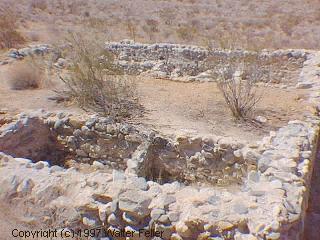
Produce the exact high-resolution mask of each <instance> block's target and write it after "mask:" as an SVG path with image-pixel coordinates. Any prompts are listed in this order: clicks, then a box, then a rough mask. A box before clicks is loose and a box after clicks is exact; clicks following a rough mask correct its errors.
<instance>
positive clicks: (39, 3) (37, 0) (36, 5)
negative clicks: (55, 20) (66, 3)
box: [30, 0, 48, 11]
mask: <svg viewBox="0 0 320 240" xmlns="http://www.w3.org/2000/svg"><path fill="white" fill-rule="evenodd" d="M30 7H31V8H32V9H40V10H42V11H45V10H46V9H47V8H48V3H47V1H46V0H32V1H31V2H30Z"/></svg>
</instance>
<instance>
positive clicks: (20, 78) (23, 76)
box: [8, 59, 44, 90]
mask: <svg viewBox="0 0 320 240" xmlns="http://www.w3.org/2000/svg"><path fill="white" fill-rule="evenodd" d="M8 82H9V85H10V88H11V89H13V90H26V89H37V88H40V87H42V86H43V85H44V72H43V69H41V68H39V67H37V66H36V65H35V64H34V63H33V61H32V60H31V59H27V60H25V61H22V62H18V63H16V64H15V65H14V67H13V68H11V69H10V71H9V75H8Z"/></svg>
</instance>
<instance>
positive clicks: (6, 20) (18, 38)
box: [0, 6, 25, 49]
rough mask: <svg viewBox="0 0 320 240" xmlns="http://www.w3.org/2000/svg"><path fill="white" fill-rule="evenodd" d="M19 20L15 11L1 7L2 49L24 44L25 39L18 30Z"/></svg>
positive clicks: (0, 33) (0, 37) (0, 29)
mask: <svg viewBox="0 0 320 240" xmlns="http://www.w3.org/2000/svg"><path fill="white" fill-rule="evenodd" d="M17 19H18V18H17V16H16V14H15V12H14V11H13V10H11V9H10V8H6V7H1V6H0V49H1V48H13V47H16V46H17V45H19V44H22V43H24V41H25V39H24V37H23V36H22V35H21V34H20V33H19V32H18V30H17V29H18V24H17Z"/></svg>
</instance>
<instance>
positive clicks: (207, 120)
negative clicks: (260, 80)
mask: <svg viewBox="0 0 320 240" xmlns="http://www.w3.org/2000/svg"><path fill="white" fill-rule="evenodd" d="M138 89H139V92H140V95H141V96H142V97H141V100H142V103H143V105H144V107H145V108H146V114H145V116H144V118H143V119H138V121H142V122H143V123H145V124H147V125H149V126H151V127H153V128H155V129H158V130H159V131H161V132H165V133H166V134H170V133H174V132H184V133H191V134H199V135H218V136H231V137H235V138H237V139H239V140H249V141H255V140H257V138H258V139H259V138H261V137H262V136H263V135H265V134H267V133H268V132H269V131H270V130H276V129H277V128H279V127H281V126H283V125H285V124H286V123H287V122H288V121H289V120H294V119H301V118H302V117H303V113H304V112H305V110H306V105H305V104H304V103H303V98H304V94H305V91H304V90H297V89H293V90H286V89H278V88H260V89H259V91H263V97H262V99H261V101H260V102H259V104H258V106H257V109H256V112H255V115H256V116H259V115H260V116H264V117H266V118H267V120H268V121H267V122H266V123H265V124H258V123H255V124H253V123H239V122H235V121H234V120H233V118H232V116H231V114H230V111H229V110H228V109H227V108H226V104H225V102H224V99H223V96H222V94H221V93H220V92H219V89H218V88H217V86H216V84H215V83H197V82H190V83H184V82H174V81H169V80H160V79H142V80H141V81H140V82H139V84H138Z"/></svg>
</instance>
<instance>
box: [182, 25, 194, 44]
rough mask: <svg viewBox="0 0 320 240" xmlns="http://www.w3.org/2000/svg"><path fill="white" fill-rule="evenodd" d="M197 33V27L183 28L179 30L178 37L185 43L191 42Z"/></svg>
mask: <svg viewBox="0 0 320 240" xmlns="http://www.w3.org/2000/svg"><path fill="white" fill-rule="evenodd" d="M197 32H198V31H197V29H196V28H195V27H192V26H187V25H185V26H181V27H179V28H178V29H177V35H178V37H179V38H180V39H182V40H184V41H191V40H192V39H193V38H194V35H195V34H196V33H197Z"/></svg>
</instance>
